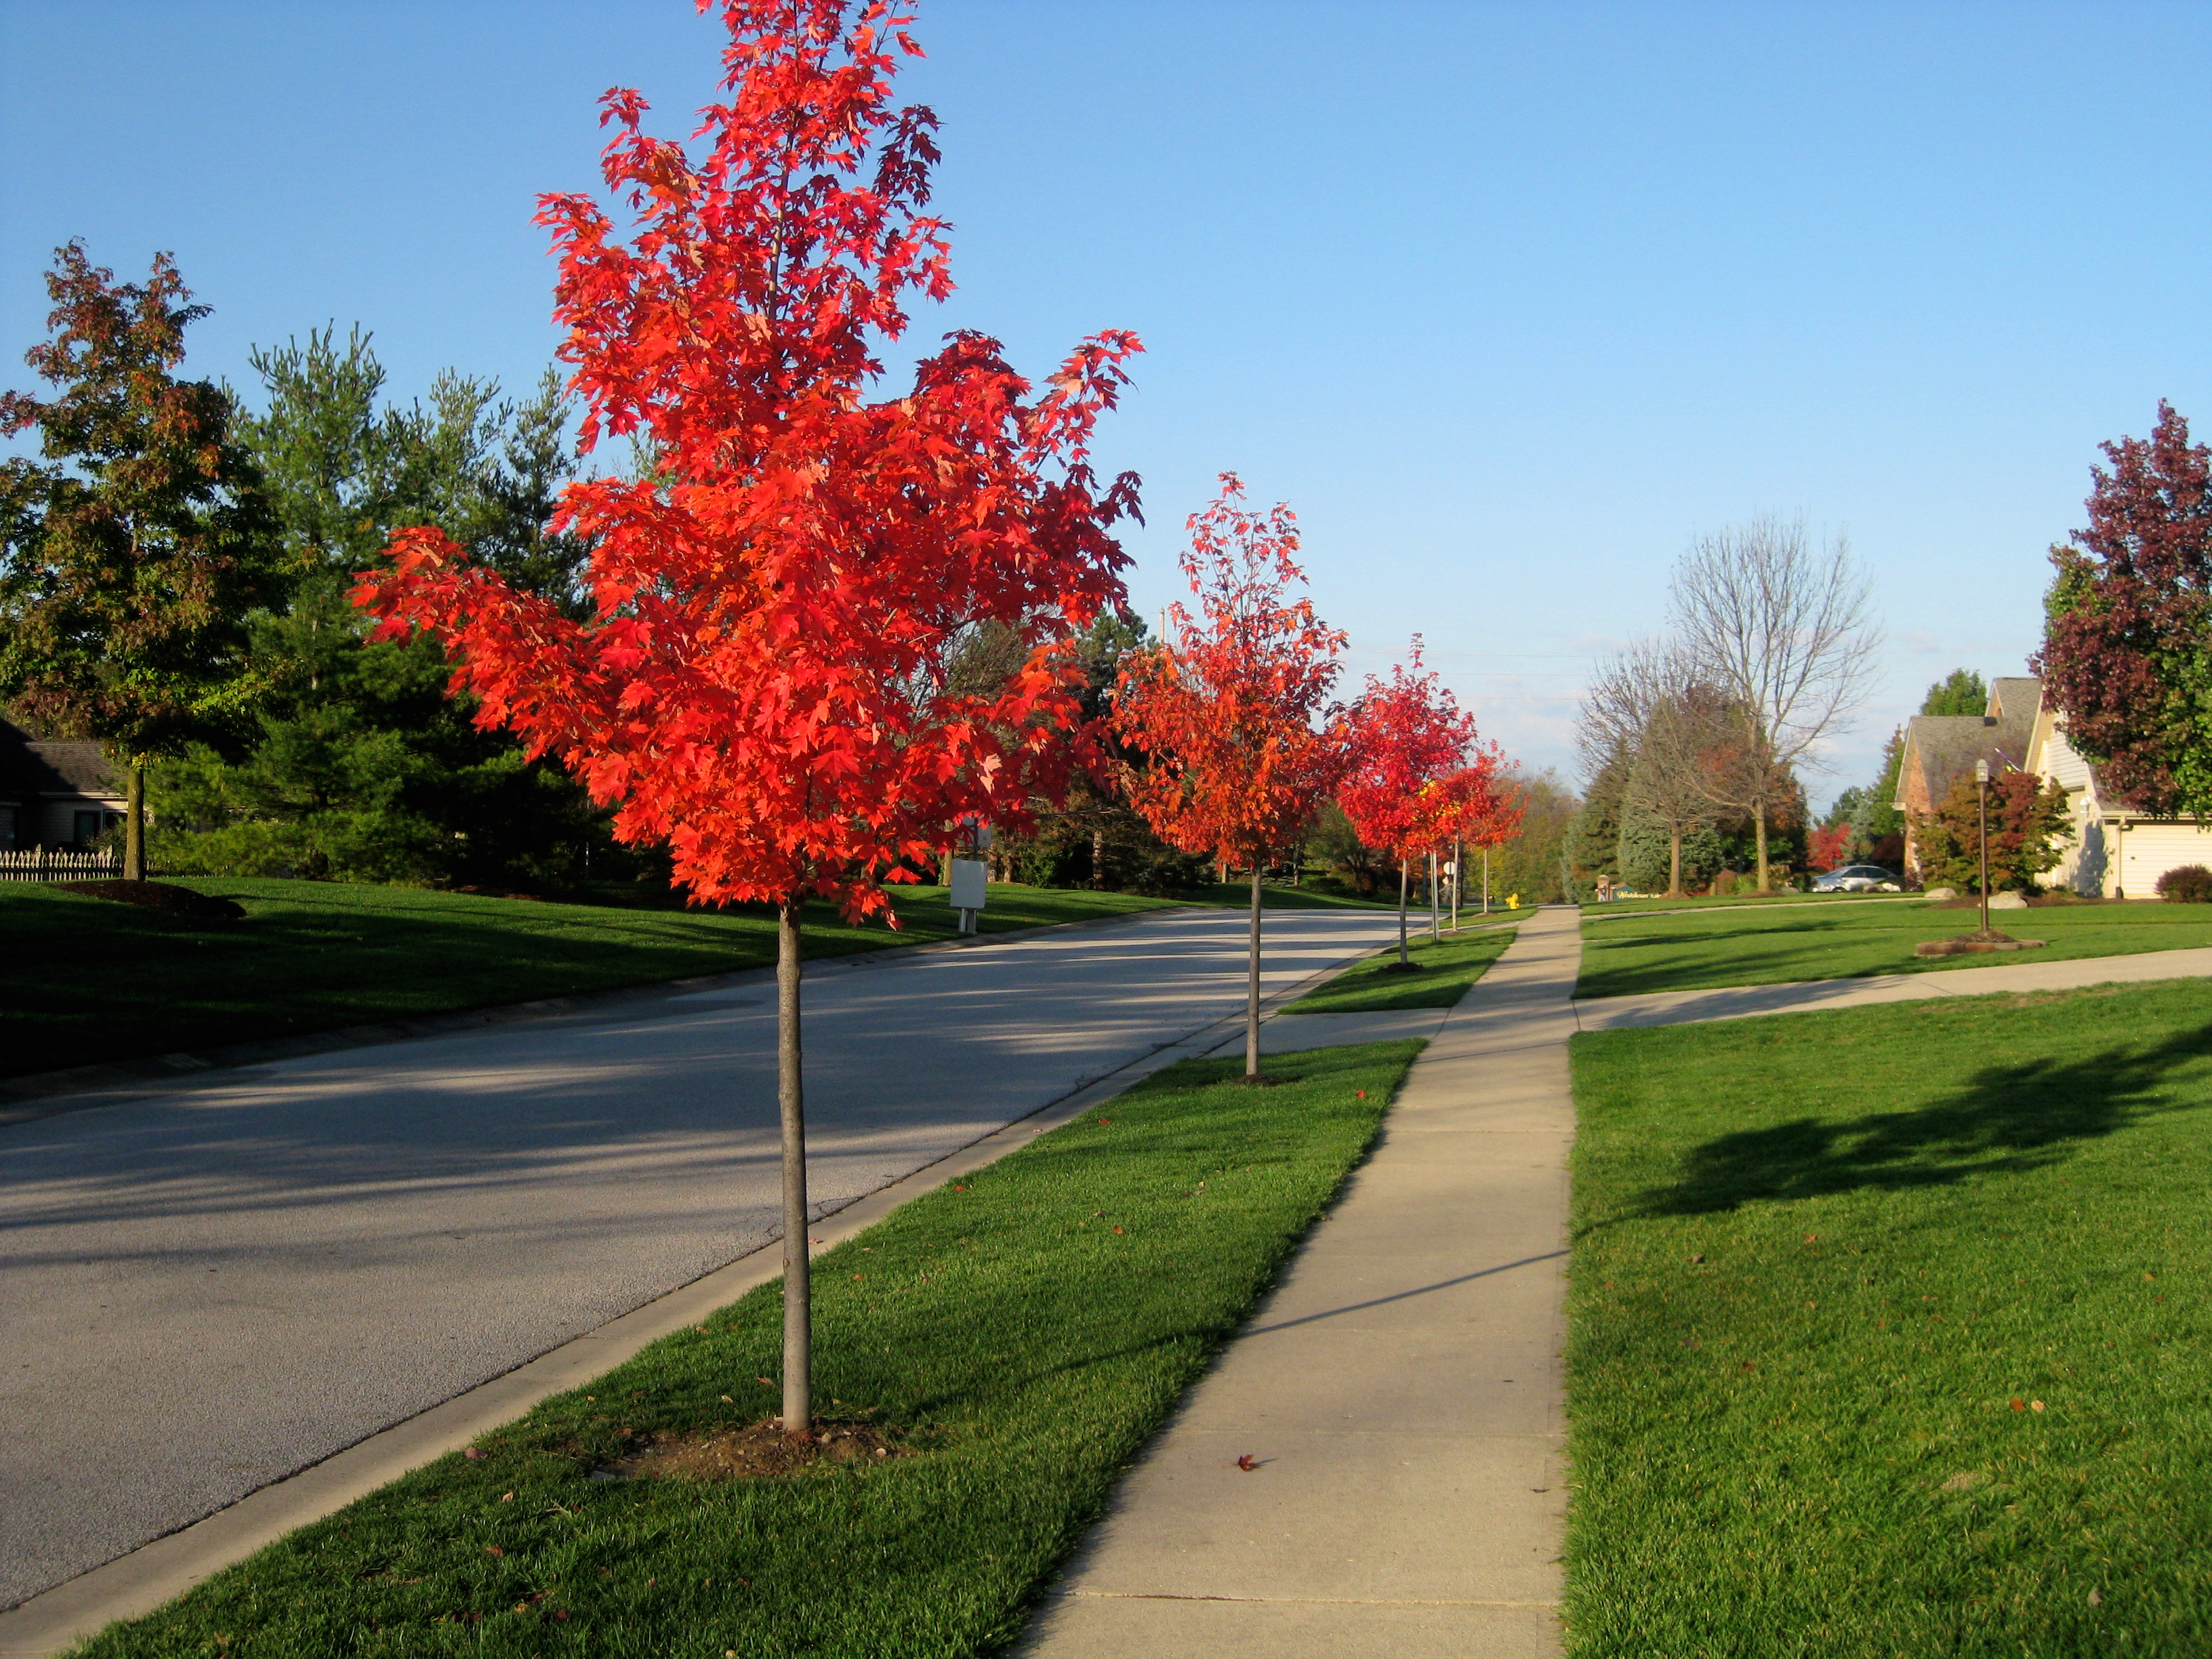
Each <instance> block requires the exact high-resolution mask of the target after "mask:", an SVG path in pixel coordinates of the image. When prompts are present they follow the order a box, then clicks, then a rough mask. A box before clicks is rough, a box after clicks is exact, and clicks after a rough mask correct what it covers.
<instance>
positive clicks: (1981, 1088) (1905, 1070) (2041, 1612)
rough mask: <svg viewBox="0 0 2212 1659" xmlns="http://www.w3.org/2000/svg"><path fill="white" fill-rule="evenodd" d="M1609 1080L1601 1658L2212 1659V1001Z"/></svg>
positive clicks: (1574, 1633) (1580, 1213) (1595, 1377)
mask: <svg viewBox="0 0 2212 1659" xmlns="http://www.w3.org/2000/svg"><path fill="white" fill-rule="evenodd" d="M1572 1052H1573V1063H1574V1078H1575V1096H1576V1109H1577V1115H1578V1118H1579V1121H1580V1125H1581V1127H1580V1132H1579V1134H1578V1137H1577V1142H1576V1149H1575V1153H1574V1214H1573V1258H1572V1264H1571V1291H1570V1320H1571V1341H1570V1351H1569V1356H1568V1376H1569V1382H1568V1419H1569V1421H1570V1423H1571V1443H1570V1452H1571V1459H1570V1461H1571V1465H1572V1467H1573V1469H1574V1471H1575V1483H1576V1484H1575V1498H1574V1503H1573V1504H1572V1506H1571V1509H1570V1510H1569V1520H1568V1527H1569V1536H1568V1546H1567V1554H1566V1562H1567V1569H1568V1591H1567V1603H1566V1618H1567V1629H1568V1633H1569V1638H1570V1639H1569V1649H1570V1651H1571V1653H1572V1654H1574V1655H1576V1656H1580V1659H1596V1656H1600V1655H1603V1656H1606V1659H1680V1656H1688V1655H1711V1656H1720V1655H1729V1656H1743V1659H1753V1656H1756V1659H1815V1656H1817V1659H1890V1656H1893V1655H1896V1654H1908V1653H1909V1654H1939V1653H1940V1654H1944V1655H1948V1656H1957V1659H1999V1656H2004V1659H2015V1656H2018V1655H2021V1654H2108V1653H2136V1654H2161V1655H2176V1656H2179V1655H2195V1654H2202V1653H2207V1652H2212V1399H2208V1396H2207V1395H2206V1392H2205V1388H2204V1362H2203V1357H2204V1353H2205V1352H2206V1346H2207V1341H2208V1339H2212V1189H2208V1188H2207V1185H2206V1183H2205V1181H2204V1177H2203V1172H2204V1170H2205V1168H2206V1167H2207V1164H2209V1163H2212V987H2208V986H2207V985H2205V984H2204V983H2203V982H2201V981H2169V982H2160V983H2156V984H2150V985H2145V986H2130V987H2100V988H2094V989H2088V990H2082V991H2074V992H2066V993H2059V994H2037V995H2018V996H1992V997H1981V998H1972V999H1960V1000H1956V1001H1951V1000H1945V1001H1942V1002H1932V1003H1930V1002H1922V1003H1912V1004H1909V1005H1902V1006H1886V1007H1875V1008H1867V1009H1859V1010H1850V1011H1839V1012H1823V1013H1808V1014H1799V1015H1788V1016H1781V1017H1777V1018H1764V1019H1756V1020H1745V1021H1742V1022H1740V1023H1729V1024H1703V1025H1691V1026H1678V1027H1672V1028H1667V1029H1662V1030H1641V1031H1614V1032H1603V1033H1586V1034H1584V1035H1582V1036H1577V1037H1576V1038H1574V1039H1573V1050H1572Z"/></svg>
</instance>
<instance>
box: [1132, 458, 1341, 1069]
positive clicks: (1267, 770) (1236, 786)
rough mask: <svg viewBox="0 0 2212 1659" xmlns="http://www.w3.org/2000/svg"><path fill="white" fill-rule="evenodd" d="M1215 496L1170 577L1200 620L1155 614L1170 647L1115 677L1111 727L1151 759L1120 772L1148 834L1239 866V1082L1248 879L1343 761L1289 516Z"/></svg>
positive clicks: (1249, 1018)
mask: <svg viewBox="0 0 2212 1659" xmlns="http://www.w3.org/2000/svg"><path fill="white" fill-rule="evenodd" d="M1243 496H1244V486H1243V483H1241V482H1239V480H1238V479H1237V475H1236V474H1235V473H1233V472H1225V473H1223V474H1222V475H1221V493H1220V494H1219V495H1217V496H1215V497H1214V499H1213V501H1212V505H1210V506H1209V507H1206V510H1205V511H1204V512H1202V513H1193V514H1192V515H1191V517H1190V519H1189V520H1188V529H1189V531H1190V548H1189V550H1188V551H1187V552H1186V553H1184V555H1183V556H1182V569H1183V574H1185V575H1186V576H1187V577H1188V578H1189V580H1190V591H1191V592H1192V593H1193V594H1194V595H1195V596H1196V597H1197V599H1198V603H1199V609H1200V611H1201V612H1202V613H1203V617H1202V619H1201V618H1200V617H1193V616H1192V614H1191V613H1190V611H1188V609H1186V608H1185V607H1184V606H1182V605H1170V606H1169V607H1168V614H1169V617H1170V622H1171V628H1170V639H1168V640H1163V641H1161V642H1160V643H1159V645H1158V646H1157V647H1155V648H1153V649H1152V650H1151V651H1148V652H1144V653H1139V654H1137V655H1135V656H1133V657H1132V658H1131V659H1130V660H1129V662H1128V663H1127V665H1124V667H1123V668H1122V671H1121V683H1120V687H1119V693H1118V696H1117V697H1116V702H1115V723H1116V726H1117V728H1118V729H1119V731H1120V732H1121V736H1122V738H1124V740H1125V741H1126V742H1127V743H1128V744H1129V745H1130V746H1131V747H1132V748H1133V749H1136V750H1140V751H1142V752H1143V753H1145V754H1146V756H1147V757H1149V760H1150V764H1149V765H1148V766H1147V767H1146V769H1144V770H1142V771H1139V772H1134V773H1133V774H1132V778H1131V784H1130V791H1129V793H1130V800H1131V803H1132V804H1133V805H1134V806H1135V807H1136V809H1137V810H1138V811H1139V812H1141V813H1143V814H1144V816H1145V818H1146V821H1147V822H1148V823H1151V825H1152V829H1154V831H1155V832H1156V833H1157V834H1158V836H1160V838H1161V839H1162V840H1164V841H1165V842H1169V843H1170V844H1171V845H1173V846H1176V847H1178V848H1182V850H1183V851H1184V852H1186V853H1212V854H1214V856H1215V857H1217V858H1218V859H1221V860H1225V861H1226V862H1228V863H1231V864H1247V865H1249V866H1251V870H1252V925H1251V946H1250V962H1249V971H1248V974H1247V979H1246V995H1245V1005H1244V1073H1245V1075H1246V1076H1247V1077H1257V1076H1258V1075H1259V1074H1260V871H1261V866H1262V865H1264V864H1265V863H1266V862H1267V855H1268V854H1270V853H1272V852H1275V851H1278V850H1279V849H1280V848H1284V847H1285V846H1288V845H1289V844H1291V842H1293V841H1295V840H1296V839H1297V834H1298V832H1299V830H1301V829H1304V827H1305V824H1306V823H1307V822H1308V820H1310V818H1311V817H1313V813H1314V808H1315V807H1316V805H1318V804H1319V802H1320V801H1321V799H1322V797H1323V796H1325V795H1326V794H1328V792H1329V790H1330V789H1331V788H1332V787H1334V785H1335V782H1336V780H1337V778H1338V776H1339V775H1340V774H1341V773H1342V771H1343V769H1344V763H1345V748H1344V741H1343V734H1342V732H1341V731H1340V724H1339V720H1338V715H1339V712H1340V711H1338V710H1337V709H1336V708H1334V707H1333V706H1332V705H1331V704H1330V702H1329V701H1328V697H1329V693H1330V692H1331V691H1332V690H1334V689H1335V686H1336V679H1337V675H1338V673H1339V671H1340V669H1339V666H1338V664H1337V657H1338V655H1339V654H1340V653H1341V652H1342V651H1343V649H1344V641H1345V636H1344V635H1343V634H1342V633H1341V632H1340V630H1338V629H1334V628H1328V627H1326V626H1324V625H1323V624H1322V623H1321V621H1320V620H1319V619H1318V618H1317V617H1315V615H1314V608H1313V601H1312V600H1310V599H1303V598H1301V599H1290V598H1289V597H1288V595H1287V592H1286V590H1287V589H1288V588H1289V587H1290V586H1291V585H1292V584H1293V583H1299V582H1303V581H1304V580H1305V577H1304V573H1302V572H1301V571H1300V570H1299V568H1298V567H1297V561H1296V560H1295V559H1294V558H1293V557H1292V556H1293V555H1294V554H1295V553H1296V552H1297V548H1298V532H1297V518H1296V515H1294V514H1293V513H1291V509H1290V507H1288V506H1287V505H1285V504H1284V503H1281V502H1278V503H1277V504H1276V506H1275V507H1274V510H1273V512H1271V513H1267V514H1265V515H1264V516H1263V515H1261V514H1260V513H1248V512H1246V511H1245V510H1244V509H1243V507H1242V506H1241V505H1240V503H1241V502H1242V501H1243Z"/></svg>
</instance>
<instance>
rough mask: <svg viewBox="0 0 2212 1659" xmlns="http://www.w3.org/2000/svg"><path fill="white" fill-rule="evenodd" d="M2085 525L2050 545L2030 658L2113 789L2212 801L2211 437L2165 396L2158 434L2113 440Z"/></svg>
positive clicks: (2096, 474)
mask: <svg viewBox="0 0 2212 1659" xmlns="http://www.w3.org/2000/svg"><path fill="white" fill-rule="evenodd" d="M2104 451H2105V455H2106V459H2108V460H2109V461H2110V462H2111V463H2112V470H2111V471H2109V472H2108V471H2106V470H2105V469H2104V468H2102V467H2097V468H2093V469H2092V476H2093V478H2094V480H2095V483H2094V486H2093V489H2092V490H2091V492H2090V495H2089V499H2088V502H2087V506H2088V509H2089V527H2088V528H2087V529H2086V530H2081V531H2076V532H2075V534H2074V537H2073V542H2074V545H2073V546H2072V547H2069V548H2059V549H2054V550H2052V553H2051V562H2053V563H2054V564H2056V565H2057V567H2058V576H2057V580H2056V581H2054V582H2053V584H2052V586H2051V596H2050V599H2049V601H2048V609H2049V611H2050V617H2049V621H2048V622H2047V623H2046V624H2045V630H2044V644H2043V649H2042V650H2041V651H2040V652H2039V653H2037V654H2036V658H2035V661H2034V668H2035V670H2036V671H2037V672H2038V673H2039V674H2040V675H2041V676H2042V677H2043V684H2044V689H2045V692H2046V693H2047V694H2048V695H2049V696H2050V697H2051V701H2052V702H2054V703H2055V704H2056V705H2057V708H2059V709H2060V710H2061V711H2063V713H2064V714H2065V716H2066V729H2067V736H2068V738H2069V741H2070V742H2071V743H2072V744H2074V746H2075V748H2077V749H2079V750H2081V752H2082V753H2083V754H2085V755H2087V756H2088V757H2090V758H2091V759H2093V760H2094V761H2096V762H2097V763H2098V764H2099V768H2100V773H2101V775H2102V781H2103V782H2104V784H2105V785H2106V787H2107V789H2108V790H2109V791H2110V792H2111V793H2112V794H2113V795H2115V796H2118V797H2120V798H2124V799H2126V800H2127V801H2128V802H2130V804H2132V805H2136V806H2139V807H2142V808H2143V809H2144V810H2146V811H2160V812H2176V811H2207V810H2212V751H2208V750H2207V749H2206V747H2205V745H2204V744H2203V738H2202V735H2201V734H2202V732H2203V726H2204V722H2205V720H2206V718H2207V717H2208V715H2212V708H2208V707H2206V706H2205V704H2204V696H2203V690H2202V688H2203V679H2204V667H2205V659H2206V654H2207V653H2206V647H2205V638H2206V631H2207V628H2208V624H2212V450H2208V449H2207V448H2206V447H2205V446H2204V445H2203V444H2191V442H2190V441H2189V423H2188V422H2186V421H2185V420H2184V419H2182V417H2181V416H2179V414H2177V413H2176V412H2175V411H2174V410H2172V408H2171V407H2170V406H2169V405H2167V404H2165V403H2163V402H2161V403H2160V404H2159V406H2158V426H2157V428H2156V430H2154V432H2153V433H2152V434H2151V436H2150V438H2149V440H2148V441H2147V442H2146V441H2142V440H2138V439H2135V438H2123V439H2121V440H2120V441H2118V443H2108V444H2106V445H2105V446H2104Z"/></svg>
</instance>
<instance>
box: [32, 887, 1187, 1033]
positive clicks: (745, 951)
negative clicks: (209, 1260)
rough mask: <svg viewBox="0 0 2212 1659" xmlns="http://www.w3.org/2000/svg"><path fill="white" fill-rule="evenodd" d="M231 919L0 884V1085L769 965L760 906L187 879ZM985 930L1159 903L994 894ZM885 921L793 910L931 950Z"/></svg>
mask: <svg viewBox="0 0 2212 1659" xmlns="http://www.w3.org/2000/svg"><path fill="white" fill-rule="evenodd" d="M179 885H184V886H189V887H191V889H193V890H195V891H197V892H202V893H210V894H216V895H219V896H222V897H226V898H232V899H235V900H237V901H238V902H239V903H240V904H241V905H243V906H244V907H245V908H246V920H245V921H242V922H235V923H219V924H208V923H204V922H194V921H185V920H182V919H179V918H177V917H173V916H169V915H161V914H159V913H156V912H154V911H150V910H145V909H141V908H137V907H135V906H131V905H127V904H117V903H113V902H109V901H106V900H103V899H94V898H87V897H83V896H80V895H76V894H72V893H63V892H58V891H56V890H53V889H52V888H49V887H45V886H41V885H39V884H35V883H32V882H7V883H0V939H5V940H6V948H5V949H4V950H0V1076H21V1075H23V1074H26V1073H33V1072H43V1071H51V1070H55V1069H58V1068H59V1067H62V1066H80V1065H85V1064H88V1063H89V1062H92V1061H94V1060H125V1059H130V1058H132V1057H135V1056H139V1055H144V1054H167V1053H171V1052H173V1051H175V1050H178V1049H183V1048H209V1047H213V1046H216V1045H218V1044H222V1043H227V1042H246V1041H250V1040H253V1039H258V1038H264V1037H271V1036H290V1035H294V1034H296V1033H299V1032H305V1031H319V1030H331V1029H333V1028H335V1027H338V1026H343V1025H356V1024H368V1023H372V1022H374V1021H377V1020H382V1019H392V1018H403V1017H405V1016H408V1015H416V1014H428V1013H441V1012H447V1011H450V1010H453V1009H459V1008H473V1007H483V1006H492V1005H495V1004H499V1003H510V1002H527V1001H530V1000H534V999H536V998H538V997H547V996H560V995H564V994H568V993H569V992H574V991H595V990H604V989H606V988H608V987H613V986H623V985H640V984H647V983H650V982H652V981H656V980H667V979H681V978H684V977H686V976H688V975H694V974H713V973H722V972H726V971H728V970H730V969H738V968H749V967H757V966H760V965H763V964H765V963H772V962H774V961H775V917H774V916H773V915H771V914H769V912H767V911H765V910H760V909H748V910H742V911H700V910H681V909H641V908H618V907H615V906H610V905H598V904H562V903H552V902H532V901H529V900H523V899H512V898H491V897H484V896H477V895H473V894H467V893H436V892H428V891H425V890H422V889H419V888H410V887H374V886H351V885H348V884H343V883H337V882H311V881H277V880H264V879H249V878H227V877H194V878H190V879H189V880H185V881H180V882H179ZM989 897H990V903H989V906H988V908H987V909H986V910H985V911H984V913H983V917H982V925H983V927H984V928H985V930H986V931H987V932H998V931H1001V930H1005V929H1009V928H1015V927H1034V926H1036V925H1038V924H1040V923H1044V922H1060V921H1083V920H1085V919H1088V918H1091V917H1096V916H1103V915H1121V914H1123V913H1126V912H1131V911H1137V910H1145V909H1152V908H1159V907H1160V906H1161V905H1163V904H1164V903H1167V902H1169V901H1165V900H1160V899H1150V898H1142V897H1139V896H1136V895H1134V894H1128V893H1088V892H1075V891H1066V890H1058V889H1048V888H1036V887H1020V886H1014V885H1006V884H1002V885H994V887H993V888H992V889H991V890H990V895H989ZM897 909H898V912H899V915H900V919H901V921H902V923H903V926H902V929H901V930H900V931H899V932H897V933H893V932H892V931H891V930H890V928H889V927H886V926H884V924H882V923H880V922H877V923H872V924H871V925H869V926H867V927H851V926H848V925H847V924H845V923H843V922H842V921H839V920H838V919H837V916H836V913H835V912H834V911H833V910H831V909H829V908H828V907H826V906H823V907H817V908H816V909H815V910H813V911H811V912H810V914H809V915H808V917H807V922H806V929H805V939H806V948H807V952H808V954H809V955H810V956H816V957H823V956H836V955H842V954H845V953H847V952H849V951H864V950H875V949H880V948H882V947H884V946H885V945H903V944H909V943H913V942H915V941H918V940H927V939H945V938H950V937H951V936H952V935H953V934H954V933H955V932H956V930H957V918H956V916H955V915H954V913H953V912H952V911H951V909H950V908H947V906H946V905H945V890H944V889H943V888H941V887H916V888H913V889H911V890H908V891H907V892H905V893H902V894H901V895H899V896H898V899H897Z"/></svg>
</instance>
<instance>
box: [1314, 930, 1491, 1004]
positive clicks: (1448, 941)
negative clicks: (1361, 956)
mask: <svg viewBox="0 0 2212 1659" xmlns="http://www.w3.org/2000/svg"><path fill="white" fill-rule="evenodd" d="M1517 931H1518V929H1517V928H1516V927H1511V926H1507V927H1490V928H1486V929H1485V930H1484V931H1482V932H1481V933H1467V932H1462V933H1459V934H1457V935H1453V934H1449V933H1448V934H1446V935H1445V936H1444V938H1443V940H1442V942H1440V943H1439V942H1435V941H1431V939H1429V938H1428V936H1427V935H1426V934H1423V935H1422V936H1421V938H1420V939H1418V940H1416V941H1414V942H1413V944H1412V945H1410V946H1409V947H1408V949H1407V956H1409V957H1412V959H1413V963H1415V965H1416V966H1417V967H1418V968H1419V969H1420V971H1419V972H1418V973H1411V974H1409V973H1407V972H1405V971H1403V970H1402V969H1400V968H1399V966H1398V947H1397V946H1396V945H1391V946H1390V947H1389V949H1388V950H1386V951H1383V953H1382V954H1381V955H1380V956H1375V957H1369V958H1368V959H1367V960H1366V961H1364V962H1363V963H1360V964H1359V965H1358V966H1357V967H1355V968H1351V969H1346V971H1345V972H1343V973H1341V974H1339V975H1337V976H1336V977H1335V978H1334V979H1333V980H1331V981H1328V984H1326V985H1324V986H1322V987H1321V988H1320V989H1319V990H1317V991H1309V992H1308V993H1307V994H1305V995H1304V996H1302V997H1300V998H1299V999H1298V1000H1297V1001H1296V1002H1294V1003H1292V1004H1291V1006H1289V1007H1287V1008H1285V1009H1284V1010H1282V1012H1284V1013H1286V1014H1371V1013H1379V1012H1382V1011H1383V1010H1384V1009H1388V1008H1449V1007H1450V1006H1452V1005H1453V1004H1454V1003H1455V1002H1457V1001H1458V1000H1460V999H1461V998H1462V997H1463V996H1465V995H1466V994H1467V987H1468V986H1470V985H1472V984H1474V982H1475V981H1477V980H1479V979H1480V978H1481V977H1482V975H1483V974H1484V972H1485V971H1486V970H1487V969H1488V968H1489V966H1490V964H1491V963H1493V962H1495V961H1497V960H1498V957H1500V956H1502V955H1504V951H1505V947H1506V946H1507V945H1510V944H1512V943H1513V936H1514V934H1515V933H1516V932H1517Z"/></svg>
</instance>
